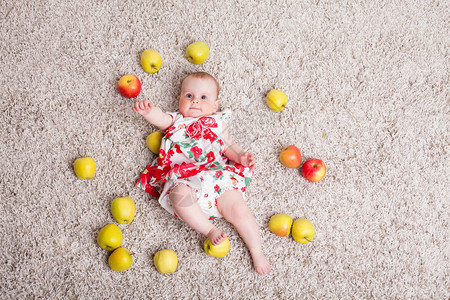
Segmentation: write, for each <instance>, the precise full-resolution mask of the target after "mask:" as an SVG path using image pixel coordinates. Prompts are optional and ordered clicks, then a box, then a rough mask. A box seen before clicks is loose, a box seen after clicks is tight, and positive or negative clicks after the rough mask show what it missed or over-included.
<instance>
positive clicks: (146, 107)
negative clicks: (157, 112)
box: [133, 100, 153, 115]
mask: <svg viewBox="0 0 450 300" xmlns="http://www.w3.org/2000/svg"><path fill="white" fill-rule="evenodd" d="M152 109H153V104H151V103H150V102H149V101H148V100H143V101H139V102H136V103H135V104H134V106H133V111H134V112H136V113H139V114H141V115H146V114H148V113H149V112H151V110H152Z"/></svg>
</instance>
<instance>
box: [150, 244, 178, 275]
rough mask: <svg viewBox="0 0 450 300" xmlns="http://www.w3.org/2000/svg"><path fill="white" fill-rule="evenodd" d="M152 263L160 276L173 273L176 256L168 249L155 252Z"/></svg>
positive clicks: (175, 267)
mask: <svg viewBox="0 0 450 300" xmlns="http://www.w3.org/2000/svg"><path fill="white" fill-rule="evenodd" d="M153 261H154V263H155V267H156V269H157V270H158V272H159V273H161V274H167V273H173V272H175V271H176V269H177V266H178V256H177V254H176V253H175V251H173V250H170V249H164V250H160V251H158V252H156V254H155V257H154V259H153Z"/></svg>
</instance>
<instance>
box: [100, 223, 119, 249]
mask: <svg viewBox="0 0 450 300" xmlns="http://www.w3.org/2000/svg"><path fill="white" fill-rule="evenodd" d="M97 243H98V244H99V246H100V247H102V248H103V249H105V250H107V251H113V250H114V249H116V248H119V247H120V245H122V231H121V230H120V228H119V226H117V225H115V224H108V225H106V226H105V227H103V228H102V229H101V230H100V232H99V233H98V236H97Z"/></svg>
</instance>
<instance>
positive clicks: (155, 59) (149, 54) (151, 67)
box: [141, 49, 162, 73]
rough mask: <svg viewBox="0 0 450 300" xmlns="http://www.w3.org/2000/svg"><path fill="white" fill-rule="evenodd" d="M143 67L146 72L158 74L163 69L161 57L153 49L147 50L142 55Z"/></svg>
mask: <svg viewBox="0 0 450 300" xmlns="http://www.w3.org/2000/svg"><path fill="white" fill-rule="evenodd" d="M141 65H142V68H143V69H144V71H145V72H147V73H156V72H158V71H159V69H161V65H162V59H161V55H159V53H158V52H157V51H155V50H153V49H145V50H144V52H142V54H141Z"/></svg>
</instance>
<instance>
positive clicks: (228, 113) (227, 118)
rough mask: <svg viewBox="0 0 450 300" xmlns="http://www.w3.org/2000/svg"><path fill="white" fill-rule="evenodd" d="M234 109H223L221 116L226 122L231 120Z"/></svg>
mask: <svg viewBox="0 0 450 300" xmlns="http://www.w3.org/2000/svg"><path fill="white" fill-rule="evenodd" d="M231 116H232V111H231V108H229V107H227V108H225V109H224V110H222V114H221V116H220V119H221V120H222V121H224V122H227V123H228V121H230V120H231Z"/></svg>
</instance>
